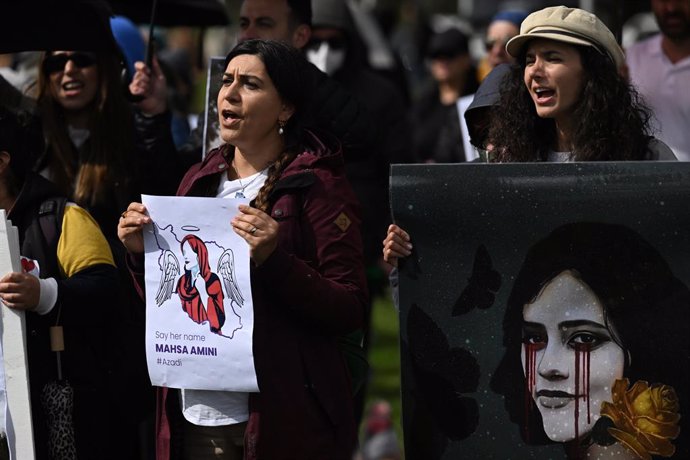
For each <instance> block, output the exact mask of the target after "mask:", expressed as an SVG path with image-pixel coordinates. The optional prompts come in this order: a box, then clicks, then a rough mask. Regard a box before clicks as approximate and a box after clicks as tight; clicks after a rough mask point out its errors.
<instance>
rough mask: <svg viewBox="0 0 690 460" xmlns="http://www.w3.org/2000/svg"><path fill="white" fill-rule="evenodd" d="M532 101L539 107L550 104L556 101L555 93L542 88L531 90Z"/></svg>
mask: <svg viewBox="0 0 690 460" xmlns="http://www.w3.org/2000/svg"><path fill="white" fill-rule="evenodd" d="M532 93H533V94H534V101H535V102H536V103H537V104H539V105H547V104H552V103H553V102H555V100H556V91H554V90H553V89H550V88H546V87H543V86H538V87H536V88H534V89H533V90H532Z"/></svg>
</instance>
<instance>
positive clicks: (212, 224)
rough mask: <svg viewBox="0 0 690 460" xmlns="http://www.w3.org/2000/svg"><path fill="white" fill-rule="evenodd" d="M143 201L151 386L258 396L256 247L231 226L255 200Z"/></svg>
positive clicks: (174, 199) (169, 198)
mask: <svg viewBox="0 0 690 460" xmlns="http://www.w3.org/2000/svg"><path fill="white" fill-rule="evenodd" d="M142 198H143V200H142V201H143V203H144V204H145V205H146V208H147V210H148V212H149V215H150V216H151V220H152V221H153V224H152V225H150V226H148V228H146V229H145V231H144V246H145V252H146V257H145V258H146V356H147V362H148V368H149V375H150V377H151V383H153V384H154V385H159V386H167V387H172V388H186V389H198V390H229V391H245V392H246V391H258V384H257V382H256V372H255V369H254V358H253V352H252V334H253V328H254V310H253V304H252V292H251V282H250V274H249V246H248V245H247V243H246V241H245V240H243V239H242V238H241V237H240V236H239V235H237V234H236V233H235V232H234V231H233V230H232V226H231V225H230V221H231V220H232V218H233V217H234V216H235V215H236V214H237V213H238V211H237V207H238V205H239V204H247V200H238V199H229V198H194V197H159V196H148V195H145V196H143V197H142Z"/></svg>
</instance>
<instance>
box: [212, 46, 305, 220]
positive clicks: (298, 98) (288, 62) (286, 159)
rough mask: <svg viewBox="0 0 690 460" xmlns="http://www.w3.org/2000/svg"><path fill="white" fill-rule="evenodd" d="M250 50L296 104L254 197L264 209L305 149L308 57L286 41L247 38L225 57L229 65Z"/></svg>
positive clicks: (281, 91) (287, 98) (281, 92)
mask: <svg viewBox="0 0 690 460" xmlns="http://www.w3.org/2000/svg"><path fill="white" fill-rule="evenodd" d="M244 54H249V55H253V56H256V57H258V58H259V59H261V62H263V64H264V66H266V72H267V73H268V76H269V77H270V78H271V81H272V82H273V85H274V86H275V88H276V90H277V91H278V94H279V95H280V97H281V98H282V99H283V100H284V101H285V102H287V103H289V104H291V105H292V106H293V107H294V108H295V112H294V113H293V115H292V116H291V117H290V119H289V120H287V121H286V122H285V124H284V125H281V128H282V129H283V134H282V136H283V140H284V141H285V147H284V149H283V151H282V152H281V154H280V155H279V156H278V158H277V159H276V160H275V161H274V162H273V163H272V164H271V165H269V167H268V178H267V179H266V182H265V183H264V185H263V187H261V190H259V194H258V195H257V197H256V199H255V200H254V206H255V207H256V208H257V209H261V210H262V211H267V210H268V207H269V201H268V198H269V196H270V195H271V192H272V191H273V188H274V187H275V184H276V182H278V179H279V178H280V176H281V174H282V173H283V171H284V170H285V168H286V167H287V166H288V165H289V164H290V163H291V162H292V160H294V159H295V158H296V157H297V155H299V153H300V152H302V151H303V148H302V147H303V138H302V125H303V120H302V114H301V110H300V109H301V108H302V107H304V105H305V102H306V99H307V91H306V89H305V87H304V86H305V85H304V84H303V83H304V81H306V78H305V76H306V72H307V61H306V60H305V59H304V56H303V55H302V53H301V52H300V51H299V50H298V49H296V48H293V47H292V46H290V45H287V44H285V43H282V42H278V41H274V40H258V39H257V40H246V41H243V42H241V43H239V44H238V45H237V46H235V47H234V48H233V49H232V51H230V53H228V55H227V56H226V58H225V67H227V66H228V63H229V62H230V61H231V60H232V59H233V58H235V57H236V56H240V55H244Z"/></svg>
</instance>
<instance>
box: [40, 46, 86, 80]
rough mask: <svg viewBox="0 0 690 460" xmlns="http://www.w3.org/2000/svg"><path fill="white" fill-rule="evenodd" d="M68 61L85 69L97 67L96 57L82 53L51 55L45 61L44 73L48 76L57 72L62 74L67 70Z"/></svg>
mask: <svg viewBox="0 0 690 460" xmlns="http://www.w3.org/2000/svg"><path fill="white" fill-rule="evenodd" d="M67 61H72V62H73V63H74V65H75V66H77V67H78V68H80V69H83V68H84V67H91V66H92V65H96V55H95V54H93V53H85V52H82V51H77V52H75V53H72V54H66V53H62V54H51V55H50V56H47V57H46V58H45V59H44V60H43V71H44V72H45V73H47V74H48V75H50V74H51V73H55V72H62V71H63V70H65V65H67Z"/></svg>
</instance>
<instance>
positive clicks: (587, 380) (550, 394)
mask: <svg viewBox="0 0 690 460" xmlns="http://www.w3.org/2000/svg"><path fill="white" fill-rule="evenodd" d="M523 319H524V323H523V344H524V345H523V353H522V367H523V370H524V372H525V378H526V382H527V386H528V388H529V390H530V394H531V396H532V399H533V400H534V402H535V404H536V406H537V408H538V409H539V412H540V413H541V416H542V419H543V422H544V431H545V433H546V435H547V436H548V437H549V439H551V440H552V441H556V442H568V441H573V440H575V439H581V438H582V437H584V436H586V435H587V434H588V433H589V432H590V431H591V429H592V427H593V426H594V423H595V422H596V421H597V420H598V419H599V417H600V415H599V413H600V410H601V403H602V402H603V401H611V387H612V386H613V383H614V382H615V381H616V379H619V378H622V377H623V368H624V364H625V358H624V357H625V352H624V350H623V349H622V348H621V347H620V346H619V345H618V344H617V343H615V342H614V340H613V336H612V334H611V331H610V330H609V328H608V327H607V325H606V322H605V318H604V308H603V306H602V303H601V301H600V300H599V299H598V298H597V296H596V295H595V294H594V292H593V291H592V290H591V289H590V288H589V286H587V285H586V284H585V283H584V282H582V281H581V280H580V279H578V277H577V276H576V275H575V274H574V273H573V272H571V271H564V272H562V273H561V274H559V275H558V276H556V277H555V278H554V279H553V280H551V281H550V282H549V283H548V284H546V286H545V287H544V288H543V290H542V291H541V293H540V294H539V296H538V297H537V298H536V300H535V301H534V302H533V303H530V304H527V305H525V306H524V309H523Z"/></svg>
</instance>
